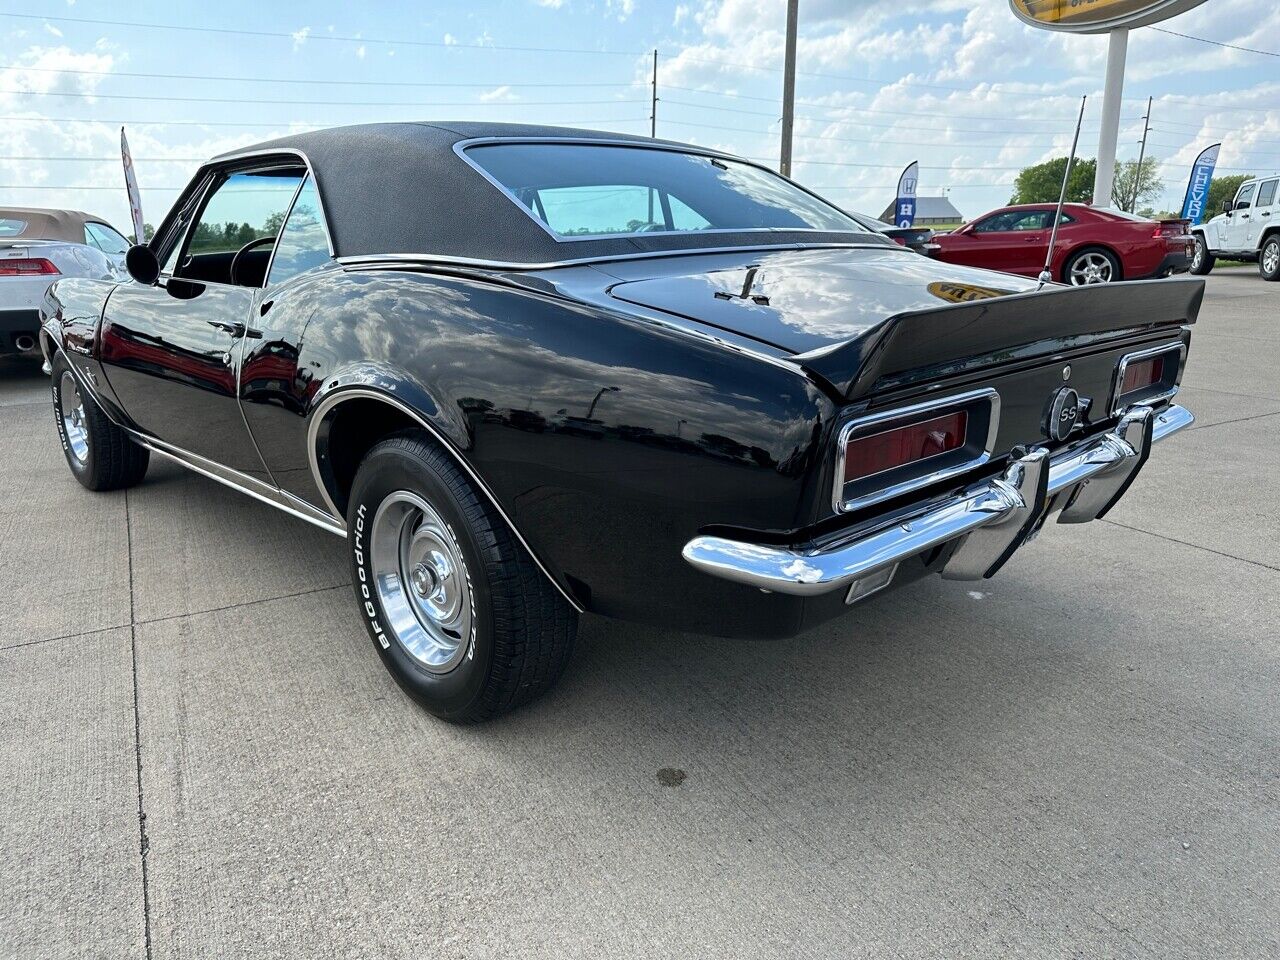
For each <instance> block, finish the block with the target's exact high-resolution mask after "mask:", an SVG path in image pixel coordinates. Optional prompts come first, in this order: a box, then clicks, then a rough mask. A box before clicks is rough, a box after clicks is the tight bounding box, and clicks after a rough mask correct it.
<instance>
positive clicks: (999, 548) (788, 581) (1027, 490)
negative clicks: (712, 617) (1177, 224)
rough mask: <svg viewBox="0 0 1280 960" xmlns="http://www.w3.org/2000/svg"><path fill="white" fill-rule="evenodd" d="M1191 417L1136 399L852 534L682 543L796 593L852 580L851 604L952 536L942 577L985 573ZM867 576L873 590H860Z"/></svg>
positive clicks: (1099, 509) (756, 583)
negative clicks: (1091, 427) (1065, 437)
mask: <svg viewBox="0 0 1280 960" xmlns="http://www.w3.org/2000/svg"><path fill="white" fill-rule="evenodd" d="M1194 422H1195V418H1194V417H1193V416H1192V415H1191V412H1190V411H1188V410H1187V409H1185V408H1184V407H1180V406H1178V405H1176V404H1174V405H1171V406H1169V407H1168V408H1166V409H1164V410H1162V411H1160V412H1159V413H1156V412H1155V411H1154V410H1152V408H1150V407H1146V406H1135V407H1132V408H1130V409H1129V410H1127V411H1126V412H1125V413H1124V414H1123V415H1122V416H1121V417H1120V420H1119V422H1118V423H1117V424H1116V426H1115V428H1114V429H1113V430H1112V431H1110V432H1108V433H1104V434H1102V435H1101V436H1098V437H1095V438H1093V439H1091V440H1089V441H1087V442H1085V443H1082V444H1080V445H1078V446H1076V447H1073V448H1071V449H1068V450H1066V451H1063V452H1061V453H1059V454H1058V455H1057V456H1055V457H1052V458H1051V457H1050V455H1049V452H1048V451H1047V450H1045V449H1044V448H1041V447H1037V448H1032V449H1030V450H1024V451H1023V452H1022V453H1021V454H1020V455H1019V456H1017V457H1016V458H1015V459H1014V460H1013V462H1012V463H1010V464H1009V466H1008V468H1007V469H1006V470H1005V472H1004V474H1002V475H1001V476H1000V477H997V478H994V479H991V480H986V481H983V482H982V483H979V484H975V485H974V486H972V487H969V488H968V489H966V490H964V491H963V492H961V493H959V494H957V495H956V496H955V497H954V498H952V499H950V500H948V501H945V502H943V503H940V504H933V505H931V506H930V507H929V508H928V509H927V510H925V511H924V512H922V513H920V514H918V515H915V516H912V517H909V518H907V519H905V520H902V521H899V522H896V523H894V524H893V525H892V526H890V527H885V528H882V529H879V530H876V531H873V532H870V533H865V534H861V535H859V536H858V537H857V538H856V539H850V540H843V541H837V542H836V543H833V544H830V545H825V546H823V547H821V548H816V549H810V550H797V549H792V548H788V547H776V546H771V545H766V544H758V543H749V542H744V541H741V540H729V539H726V538H723V537H708V536H699V537H694V538H693V539H692V540H690V541H689V542H688V543H687V544H685V547H684V551H683V553H684V558H685V560H687V561H688V562H689V563H690V564H692V565H693V566H694V567H696V568H697V569H699V570H701V571H703V572H704V573H709V574H711V575H712V576H715V577H720V578H722V579H725V580H732V581H734V582H737V583H744V584H747V585H749V586H753V587H758V588H760V589H761V590H770V591H775V592H777V593H785V594H790V595H793V596H802V597H803V596H816V595H819V594H823V593H828V592H830V591H832V590H837V589H841V588H843V587H850V594H849V597H850V601H851V602H852V600H854V599H860V598H861V597H862V596H867V595H869V594H870V593H872V592H875V589H879V588H880V587H882V586H887V585H888V584H889V582H890V581H891V580H892V571H893V570H894V568H895V567H896V566H897V564H899V563H901V562H902V561H903V560H907V559H910V558H911V557H914V556H917V555H919V554H922V553H924V552H926V551H928V550H931V549H933V548H934V547H937V546H941V545H943V544H947V543H951V542H952V541H955V540H959V541H960V542H959V543H958V544H957V546H956V549H955V550H954V552H953V553H952V554H951V556H950V558H949V559H948V560H947V562H946V564H945V566H944V567H943V569H942V575H943V576H944V577H946V578H948V579H953V580H980V579H984V578H986V577H990V576H992V575H993V574H995V572H996V571H997V570H999V569H1000V567H1001V566H1003V565H1004V563H1005V561H1007V560H1008V559H1009V557H1010V556H1012V555H1013V553H1014V552H1015V551H1016V550H1017V549H1018V548H1019V547H1020V546H1022V544H1023V543H1025V542H1026V541H1027V540H1029V539H1031V538H1032V537H1034V536H1035V535H1036V533H1038V532H1039V530H1040V528H1041V526H1042V525H1043V524H1044V522H1045V520H1046V519H1047V517H1048V516H1049V514H1051V513H1054V512H1059V511H1060V512H1059V516H1058V522H1059V523H1086V522H1088V521H1090V520H1095V519H1097V518H1099V517H1102V516H1104V515H1105V514H1106V512H1107V511H1108V510H1110V509H1111V507H1112V506H1113V505H1114V504H1115V503H1116V501H1117V500H1119V499H1120V497H1122V496H1123V495H1124V493H1125V491H1126V490H1128V488H1129V485H1130V484H1131V483H1132V482H1133V479H1134V477H1136V476H1137V473H1138V471H1139V470H1140V469H1141V468H1142V465H1143V464H1144V463H1146V460H1147V457H1148V455H1149V454H1150V452H1151V445H1152V444H1153V443H1155V442H1156V441H1159V440H1163V439H1164V438H1165V437H1168V436H1170V435H1171V434H1174V433H1176V432H1177V431H1179V430H1181V429H1183V428H1184V427H1187V426H1190V425H1191V424H1192V423H1194ZM886 574H887V575H886ZM867 583H874V584H875V587H874V589H865V588H864V589H859V588H860V587H864V585H865V584H867Z"/></svg>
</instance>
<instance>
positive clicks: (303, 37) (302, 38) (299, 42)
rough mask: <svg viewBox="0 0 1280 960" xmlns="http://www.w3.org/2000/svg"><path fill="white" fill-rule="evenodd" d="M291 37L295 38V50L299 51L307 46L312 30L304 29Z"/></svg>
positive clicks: (296, 31)
mask: <svg viewBox="0 0 1280 960" xmlns="http://www.w3.org/2000/svg"><path fill="white" fill-rule="evenodd" d="M291 36H292V37H293V49H294V50H298V49H300V48H301V47H302V46H303V45H304V44H306V42H307V37H309V36H311V28H310V27H303V28H302V29H300V30H295V31H293V33H292V34H291Z"/></svg>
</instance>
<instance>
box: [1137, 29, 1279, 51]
mask: <svg viewBox="0 0 1280 960" xmlns="http://www.w3.org/2000/svg"><path fill="white" fill-rule="evenodd" d="M1151 29H1152V30H1155V31H1156V32H1158V33H1167V34H1169V35H1170V36H1172V37H1181V38H1182V39H1183V40H1195V41H1198V42H1199V43H1211V44H1213V45H1214V46H1215V47H1226V48H1227V49H1228V50H1242V51H1244V52H1245V53H1257V54H1261V55H1262V56H1264V57H1280V53H1272V52H1271V51H1270V50H1257V49H1255V48H1253V47H1240V46H1237V45H1236V44H1234V43H1223V42H1222V41H1221V40H1208V39H1206V38H1205V37H1193V36H1192V35H1191V34H1189V33H1179V32H1178V31H1177V30H1166V29H1165V28H1164V27H1152V28H1151Z"/></svg>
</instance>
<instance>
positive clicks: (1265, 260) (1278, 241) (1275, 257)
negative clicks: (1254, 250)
mask: <svg viewBox="0 0 1280 960" xmlns="http://www.w3.org/2000/svg"><path fill="white" fill-rule="evenodd" d="M1258 266H1259V267H1261V268H1262V276H1263V277H1265V278H1266V279H1267V280H1275V279H1277V278H1278V277H1280V238H1276V237H1272V238H1271V239H1270V240H1268V241H1267V245H1266V246H1265V247H1263V248H1262V257H1261V258H1260V259H1259V261H1258Z"/></svg>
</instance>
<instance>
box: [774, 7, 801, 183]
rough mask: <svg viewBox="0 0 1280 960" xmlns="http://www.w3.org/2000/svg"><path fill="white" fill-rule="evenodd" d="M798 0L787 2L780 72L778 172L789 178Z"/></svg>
mask: <svg viewBox="0 0 1280 960" xmlns="http://www.w3.org/2000/svg"><path fill="white" fill-rule="evenodd" d="M799 20H800V0H787V52H786V61H785V63H784V65H783V72H782V155H781V157H780V158H779V161H778V172H779V173H781V174H782V175H783V176H784V177H789V176H791V133H792V130H793V129H794V128H795V123H796V28H797V25H798V23H799Z"/></svg>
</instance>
